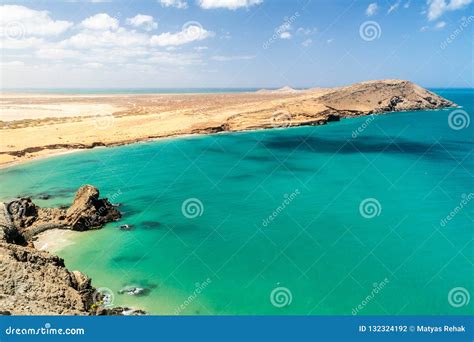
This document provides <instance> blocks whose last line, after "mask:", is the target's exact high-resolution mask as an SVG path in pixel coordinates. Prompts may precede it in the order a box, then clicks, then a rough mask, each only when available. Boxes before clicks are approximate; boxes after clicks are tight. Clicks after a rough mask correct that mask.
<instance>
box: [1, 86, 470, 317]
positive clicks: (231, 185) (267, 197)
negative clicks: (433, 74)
mask: <svg viewBox="0 0 474 342" xmlns="http://www.w3.org/2000/svg"><path fill="white" fill-rule="evenodd" d="M440 93H441V95H443V96H445V97H447V98H449V99H451V100H453V101H455V102H456V103H458V104H459V105H461V106H462V108H459V109H458V110H461V111H457V112H454V114H451V113H453V109H449V110H438V111H421V112H401V113H392V114H388V115H379V116H372V117H363V118H357V119H346V120H342V121H341V122H336V123H331V124H329V125H326V126H320V127H298V128H288V129H275V130H266V131H256V132H245V133H233V134H220V135H214V136H199V137H186V138H180V139H169V140H162V141H156V142H149V143H140V144H134V145H130V146H122V147H116V148H108V149H94V150H90V151H81V152H78V153H74V154H70V155H64V156H58V157H53V158H49V159H45V160H41V161H36V162H32V163H30V164H27V165H21V166H17V167H14V168H10V169H6V170H0V180H1V184H2V186H1V188H0V197H1V198H2V199H7V198H10V197H14V196H16V195H31V196H33V197H36V196H38V194H40V193H48V194H51V195H52V198H51V199H49V200H37V203H39V204H40V205H44V206H46V205H50V206H52V205H60V204H68V203H70V202H71V200H72V198H73V195H74V191H75V189H77V188H78V187H79V186H81V185H83V184H93V185H95V186H97V187H98V188H99V189H100V190H101V193H102V195H104V196H108V197H109V198H111V199H112V201H113V202H119V203H122V206H121V207H120V210H121V211H122V212H123V218H122V220H121V221H120V222H117V223H110V224H108V225H106V226H105V227H104V228H103V229H101V230H97V231H91V232H84V233H78V234H76V237H75V238H74V244H72V245H69V246H66V247H64V248H63V249H61V250H59V251H58V252H57V253H58V254H59V255H60V256H61V257H63V258H64V259H65V262H66V265H67V266H68V267H69V268H70V269H77V270H80V271H82V272H83V273H85V274H87V275H89V276H91V277H92V278H93V285H95V286H96V287H98V288H107V289H109V290H110V291H112V292H113V294H114V296H113V297H114V298H113V303H114V304H115V305H122V306H132V307H135V308H142V309H144V310H146V311H148V312H149V313H151V314H182V315H227V314H238V315H239V314H256V315H261V314H269V315H308V314H311V315H336V314H338V315H351V314H360V315H375V314H381V315H384V314H391V315H416V314H426V315H438V314H447V315H459V314H472V313H473V300H472V299H471V300H470V301H469V302H468V301H467V298H468V297H472V296H473V295H474V277H473V271H474V269H473V262H474V245H473V228H474V227H473V221H472V219H473V218H474V201H473V200H472V199H473V195H472V193H473V192H474V189H473V185H474V184H473V173H474V155H473V136H474V135H473V133H474V123H470V125H469V126H467V127H465V126H466V125H467V121H466V120H468V119H470V117H469V115H471V116H472V114H473V113H474V96H473V95H474V91H473V90H472V89H471V90H444V91H443V92H440ZM450 114H451V117H450ZM453 117H454V119H453ZM462 119H464V121H463V120H462ZM461 127H464V128H461ZM459 128H461V129H459ZM183 204H184V205H183ZM270 217H271V219H270ZM121 224H129V225H132V226H133V228H134V229H133V230H130V231H123V230H120V229H119V228H118V227H119V225H121ZM126 286H138V287H143V288H147V289H148V292H147V293H145V294H144V295H142V296H131V295H127V294H120V293H119V291H120V290H121V289H122V288H124V287H126Z"/></svg>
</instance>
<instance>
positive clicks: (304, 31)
mask: <svg viewBox="0 0 474 342" xmlns="http://www.w3.org/2000/svg"><path fill="white" fill-rule="evenodd" d="M317 32H318V29H317V28H315V27H314V28H304V27H299V28H298V29H297V30H296V34H302V35H305V36H309V35H311V34H316V33H317Z"/></svg>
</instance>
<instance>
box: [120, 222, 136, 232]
mask: <svg viewBox="0 0 474 342" xmlns="http://www.w3.org/2000/svg"><path fill="white" fill-rule="evenodd" d="M119 229H120V230H126V231H127V230H132V229H133V226H131V225H129V224H122V225H120V227H119Z"/></svg>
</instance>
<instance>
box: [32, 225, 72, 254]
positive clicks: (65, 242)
mask: <svg viewBox="0 0 474 342" xmlns="http://www.w3.org/2000/svg"><path fill="white" fill-rule="evenodd" d="M77 234H81V233H80V232H76V231H73V230H69V229H51V230H46V231H44V232H42V233H40V234H38V235H36V236H35V240H34V241H33V244H34V246H35V248H36V249H38V250H40V251H48V252H51V253H56V252H58V251H59V250H61V249H63V248H65V247H67V246H70V245H72V244H74V237H75V236H76V235H77Z"/></svg>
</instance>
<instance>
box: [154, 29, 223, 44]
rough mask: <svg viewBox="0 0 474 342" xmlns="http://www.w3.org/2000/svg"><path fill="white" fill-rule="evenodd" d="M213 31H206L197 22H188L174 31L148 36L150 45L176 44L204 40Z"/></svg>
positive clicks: (210, 35) (211, 34)
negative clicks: (177, 30) (180, 28)
mask: <svg viewBox="0 0 474 342" xmlns="http://www.w3.org/2000/svg"><path fill="white" fill-rule="evenodd" d="M213 35H214V33H213V32H211V31H207V30H205V29H204V28H202V27H201V26H200V25H198V24H190V25H188V26H186V25H185V26H184V27H183V29H182V30H181V31H179V32H176V33H170V32H166V33H162V34H160V35H153V36H152V37H151V38H150V43H151V45H152V46H177V45H183V44H187V43H191V42H194V41H200V40H204V39H206V38H209V37H212V36H213Z"/></svg>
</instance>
